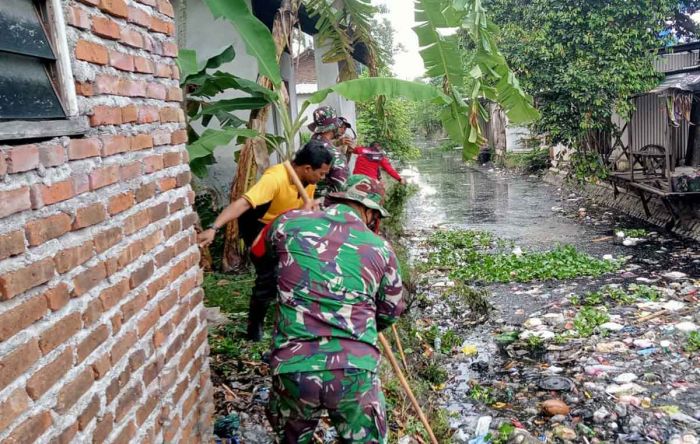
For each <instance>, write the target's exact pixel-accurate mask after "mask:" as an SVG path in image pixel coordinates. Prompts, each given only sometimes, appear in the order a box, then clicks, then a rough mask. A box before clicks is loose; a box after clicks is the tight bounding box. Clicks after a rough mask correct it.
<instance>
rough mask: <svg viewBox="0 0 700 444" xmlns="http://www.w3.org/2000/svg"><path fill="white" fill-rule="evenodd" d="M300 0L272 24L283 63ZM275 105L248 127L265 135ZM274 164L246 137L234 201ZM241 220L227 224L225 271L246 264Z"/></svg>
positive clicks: (262, 146) (286, 3)
mask: <svg viewBox="0 0 700 444" xmlns="http://www.w3.org/2000/svg"><path fill="white" fill-rule="evenodd" d="M298 8H299V1H298V0H295V1H292V0H283V1H282V4H281V5H280V8H279V10H278V11H277V14H275V21H274V22H273V25H272V36H273V39H274V41H275V48H276V52H277V62H278V63H279V61H280V58H281V57H282V53H283V52H284V50H285V49H286V48H287V46H289V42H290V37H291V35H292V29H293V27H294V24H295V22H296V20H297V11H298ZM258 84H259V85H261V86H263V87H265V88H268V89H273V88H274V87H273V85H272V82H271V81H270V79H268V78H267V77H264V76H260V78H259V79H258ZM277 92H278V93H279V94H280V97H281V98H280V100H282V101H283V102H284V103H283V106H288V104H289V95H288V93H287V88H286V87H285V85H284V82H283V83H282V84H281V85H280V88H279V89H278V90H277ZM271 109H272V105H267V106H265V107H264V108H261V109H258V110H253V111H252V112H251V113H250V119H249V120H248V128H250V129H254V130H256V131H258V132H259V133H261V134H265V133H266V132H267V131H266V129H267V119H268V116H269V115H270V111H271ZM269 165H270V157H269V154H268V149H267V144H266V142H265V141H264V140H263V139H261V138H259V137H256V138H252V139H246V142H245V145H244V146H243V148H242V149H241V154H240V156H239V158H238V171H237V173H236V177H235V178H234V180H233V183H232V184H231V194H230V199H229V200H230V202H234V201H236V200H237V199H238V198H240V197H241V196H242V195H243V194H244V193H245V192H246V191H247V190H248V189H249V188H250V187H251V186H252V185H253V183H255V181H256V179H257V176H258V175H259V174H261V173H262V172H263V171H264V170H265V169H266V168H267V167H268V166H269ZM238 234H239V230H238V221H233V222H231V223H229V224H228V226H227V227H226V241H225V244H224V257H223V265H222V267H223V270H224V271H225V272H227V271H232V270H238V269H240V268H241V267H242V266H243V265H245V264H246V262H247V261H246V257H245V246H244V245H243V242H242V240H241V239H240V237H239V235H238Z"/></svg>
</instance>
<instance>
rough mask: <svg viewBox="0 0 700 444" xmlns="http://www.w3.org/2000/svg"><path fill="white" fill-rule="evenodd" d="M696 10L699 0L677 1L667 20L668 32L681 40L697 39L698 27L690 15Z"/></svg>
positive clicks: (699, 31) (699, 4)
mask: <svg viewBox="0 0 700 444" xmlns="http://www.w3.org/2000/svg"><path fill="white" fill-rule="evenodd" d="M698 11H700V0H681V1H679V2H678V4H677V5H676V7H675V8H674V10H673V15H672V16H671V17H670V20H669V21H668V32H669V33H670V34H672V35H673V36H675V37H676V38H677V39H678V40H681V41H688V40H697V38H698V34H700V28H699V27H698V24H697V23H696V22H695V20H693V17H692V16H693V14H695V13H696V12H698Z"/></svg>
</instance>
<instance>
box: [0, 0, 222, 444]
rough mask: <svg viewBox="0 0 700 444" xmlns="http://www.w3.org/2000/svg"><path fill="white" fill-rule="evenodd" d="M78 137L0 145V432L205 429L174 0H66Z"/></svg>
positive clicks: (70, 435)
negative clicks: (82, 129)
mask: <svg viewBox="0 0 700 444" xmlns="http://www.w3.org/2000/svg"><path fill="white" fill-rule="evenodd" d="M62 3H63V4H64V5H65V10H64V15H65V19H66V23H67V30H66V33H67V39H68V45H69V47H70V51H71V54H70V56H71V64H72V69H73V73H74V77H75V81H76V89H77V94H78V107H79V110H80V113H81V115H83V116H89V122H90V126H91V128H90V130H89V131H88V132H87V134H86V135H85V136H83V137H74V138H68V137H57V138H53V139H49V140H42V141H39V142H35V143H31V144H26V143H25V144H5V145H0V442H55V443H63V442H66V443H67V442H99V443H103V442H173V441H177V442H187V443H192V442H199V441H203V440H206V439H207V436H208V432H209V422H210V421H209V418H210V416H211V408H212V404H211V393H212V388H211V383H210V381H209V366H208V358H207V356H208V348H207V343H206V321H205V318H204V313H203V308H202V297H203V293H202V290H201V288H200V284H201V280H202V274H201V271H200V269H199V267H198V260H199V251H198V249H197V246H196V242H195V231H194V227H193V225H194V223H195V221H196V214H195V213H194V212H193V210H192V202H193V199H194V194H193V192H192V190H191V188H190V185H189V182H190V171H189V167H188V165H187V161H188V159H187V152H186V150H185V146H184V143H185V141H186V132H185V130H184V115H183V112H182V109H181V108H180V101H181V100H182V93H181V90H180V88H179V87H178V77H179V72H178V69H177V66H176V64H175V59H174V57H175V56H176V55H177V47H176V44H175V40H174V21H173V8H172V6H171V4H170V2H169V1H168V0H138V1H136V0H81V1H63V2H62Z"/></svg>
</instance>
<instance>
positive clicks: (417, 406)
mask: <svg viewBox="0 0 700 444" xmlns="http://www.w3.org/2000/svg"><path fill="white" fill-rule="evenodd" d="M284 167H285V169H286V170H287V174H289V177H290V178H291V179H292V182H294V185H296V187H297V191H299V194H300V195H301V198H302V199H303V200H304V205H308V203H309V202H310V201H311V199H310V198H309V196H308V195H307V194H306V190H305V189H304V185H303V184H302V183H301V181H300V180H299V176H297V173H296V171H294V168H293V167H292V164H291V163H290V162H289V161H288V160H287V161H285V162H284ZM378 336H379V342H380V343H381V344H382V348H383V349H384V354H385V355H386V357H387V359H389V363H390V364H391V367H392V368H393V369H394V373H396V376H398V378H399V383H400V384H401V387H403V389H404V390H405V391H406V394H407V395H408V399H409V400H410V401H411V404H412V405H413V408H414V409H415V411H416V413H417V414H418V418H419V419H420V422H422V423H423V426H424V427H425V430H426V431H427V432H428V435H429V436H430V441H431V442H432V443H433V444H439V443H438V440H437V438H435V434H434V433H433V429H432V427H430V423H429V422H428V418H426V417H425V413H423V409H421V407H420V404H418V400H417V399H416V396H415V395H414V394H413V390H411V386H410V385H408V381H406V378H405V377H404V375H403V372H402V371H401V367H399V363H398V362H397V361H396V356H394V352H393V351H392V350H391V346H390V345H389V342H387V340H386V338H385V337H384V335H383V334H381V333H379V335H378ZM396 340H397V341H398V340H399V337H398V334H397V335H396ZM398 343H399V346H400V344H401V342H398ZM405 363H406V362H405V361H404V365H405ZM406 370H408V368H407V369H406Z"/></svg>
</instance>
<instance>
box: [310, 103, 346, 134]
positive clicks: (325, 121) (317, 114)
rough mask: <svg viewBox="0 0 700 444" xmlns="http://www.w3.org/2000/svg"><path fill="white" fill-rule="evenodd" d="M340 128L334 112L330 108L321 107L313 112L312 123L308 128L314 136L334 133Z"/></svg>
mask: <svg viewBox="0 0 700 444" xmlns="http://www.w3.org/2000/svg"><path fill="white" fill-rule="evenodd" d="M339 127H340V121H339V120H338V115H337V113H336V112H335V110H334V109H333V108H332V107H330V106H322V107H320V108H316V109H315V110H314V121H313V123H311V124H309V126H308V128H309V129H310V130H311V131H313V132H314V134H318V133H325V132H327V131H334V130H337V129H338V128H339Z"/></svg>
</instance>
